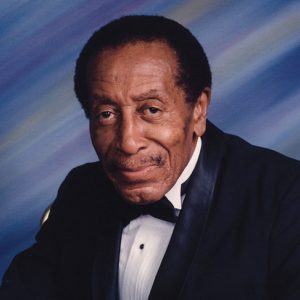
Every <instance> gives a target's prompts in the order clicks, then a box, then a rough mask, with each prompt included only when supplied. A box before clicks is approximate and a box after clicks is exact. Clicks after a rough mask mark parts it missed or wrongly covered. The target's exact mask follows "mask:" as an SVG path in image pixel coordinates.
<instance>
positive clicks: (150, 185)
mask: <svg viewBox="0 0 300 300" xmlns="http://www.w3.org/2000/svg"><path fill="white" fill-rule="evenodd" d="M176 74H177V62H176V56H175V53H174V51H173V50H172V49H171V48H170V47H168V46H167V45H166V44H165V43H163V42H158V41H157V42H139V43H135V44H127V45H125V46H121V47H119V48H117V49H107V50H104V51H103V52H101V53H100V54H98V55H96V56H95V57H94V58H92V59H91V61H90V63H89V71H88V83H89V98H90V99H89V100H90V103H91V104H90V132H91V139H92V142H93V145H94V147H95V150H96V152H97V154H98V156H99V158H100V161H101V163H102V165H103V168H104V170H105V172H106V174H107V175H108V177H109V178H110V180H111V181H112V183H113V184H114V186H115V188H116V189H117V190H118V191H119V193H120V194H121V195H122V197H123V198H124V199H126V200H127V201H130V202H133V203H140V204H142V203H150V202H154V201H157V200H159V199H161V197H162V196H163V195H164V194H165V193H166V192H167V191H169V190H170V189H171V187H172V186H173V185H174V184H175V183H176V180H177V178H178V177H179V176H180V174H181V172H182V171H183V169H184V167H185V166H186V164H187V163H188V161H189V159H190V157H191V155H192V153H193V150H194V148H195V145H196V141H197V136H201V135H202V134H203V133H204V131H205V122H206V120H205V117H206V109H207V105H208V102H209V94H210V92H209V89H206V90H205V91H204V92H203V93H202V94H201V96H200V97H199V98H198V102H197V103H196V104H189V103H187V102H186V100H185V98H186V97H185V93H184V91H183V90H182V88H181V87H179V86H178V85H177V84H176Z"/></svg>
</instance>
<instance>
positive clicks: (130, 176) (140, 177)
mask: <svg viewBox="0 0 300 300" xmlns="http://www.w3.org/2000/svg"><path fill="white" fill-rule="evenodd" d="M155 168H156V166H154V165H150V166H145V167H140V168H135V169H128V168H120V169H117V170H116V173H117V176H118V177H121V179H123V180H125V181H127V182H140V181H144V180H146V179H147V178H148V177H149V174H150V172H152V171H153V170H154V169H155Z"/></svg>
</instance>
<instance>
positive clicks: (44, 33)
mask: <svg viewBox="0 0 300 300" xmlns="http://www.w3.org/2000/svg"><path fill="white" fill-rule="evenodd" d="M126 14H159V15H164V16H166V17H169V18H172V19H175V20H177V21H179V22H180V23H181V24H183V25H184V26H186V27H188V28H189V29H190V30H191V31H192V33H193V34H194V35H195V36H196V37H197V38H198V39H199V41H200V42H201V43H202V45H203V47H204V49H205V50H206V52H207V54H208V58H209V60H210V63H211V67H212V72H213V94H212V103H211V106H210V111H209V119H210V120H211V121H213V122H214V123H215V124H216V125H217V126H219V127H221V128H222V129H223V130H225V131H227V132H230V133H234V134H237V135H240V136H241V137H242V138H244V139H246V140H248V141H249V142H251V143H253V144H257V145H260V146H264V147H268V148H272V149H274V150H276V151H279V152H282V153H284V154H286V155H288V156H292V157H294V158H296V159H300V85H299V79H300V34H299V30H300V1H299V0H295V1H293V0H288V1H287V0H252V1H249V0H186V1H179V0H177V1H176V0H165V1H155V0H122V1H119V0H109V1H107V0H91V1H90V0H86V1H83V0H73V1H68V0H51V1H44V0H27V1H26V0H2V1H1V2H0V45H1V47H0V141H1V142H0V143H1V144H0V178H1V180H0V197H1V198H0V277H2V274H3V272H4V270H5V269H6V268H7V266H8V264H9V262H10V261H11V259H12V257H13V256H14V255H15V254H16V253H17V252H19V251H20V250H22V249H24V248H26V247H28V246H29V245H30V244H32V243H33V242H34V236H35V233H36V232H37V230H38V228H39V226H40V225H39V222H40V217H41V215H42V213H43V211H44V210H45V209H46V207H47V206H48V205H49V204H50V203H51V202H52V201H53V200H54V198H55V196H56V193H57V189H58V187H59V184H60V183H61V181H62V180H63V179H64V177H65V176H66V174H67V173H68V171H69V170H70V169H71V168H72V167H74V166H77V165H79V164H83V163H85V162H90V161H95V160H97V157H96V155H95V154H94V151H93V149H92V146H91V143H90V139H89V132H88V121H87V120H86V119H85V117H84V113H83V111H82V110H81V108H80V105H79V104H78V103H77V100H76V98H75V95H74V92H73V72H74V65H75V61H76V58H77V57H78V55H79V52H80V50H81V48H82V47H83V45H84V44H85V42H86V41H87V39H88V38H89V36H90V35H91V34H92V33H93V32H94V31H95V30H96V29H98V28H99V27H100V26H101V25H104V24H105V23H107V22H108V21H110V20H112V19H114V18H117V17H120V16H122V15H126Z"/></svg>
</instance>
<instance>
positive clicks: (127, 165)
mask: <svg viewBox="0 0 300 300" xmlns="http://www.w3.org/2000/svg"><path fill="white" fill-rule="evenodd" d="M164 163H165V160H164V159H163V157H162V156H161V155H153V156H147V157H142V158H137V159H132V158H131V159H128V158H120V157H118V158H115V159H112V160H110V161H109V163H108V167H109V169H111V170H116V169H136V168H142V167H147V166H150V165H156V166H159V167H160V166H162V165H164Z"/></svg>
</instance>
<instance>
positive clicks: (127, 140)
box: [117, 115, 145, 155]
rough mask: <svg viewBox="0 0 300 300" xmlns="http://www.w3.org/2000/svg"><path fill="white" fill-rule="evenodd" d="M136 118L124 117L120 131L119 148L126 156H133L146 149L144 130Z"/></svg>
mask: <svg viewBox="0 0 300 300" xmlns="http://www.w3.org/2000/svg"><path fill="white" fill-rule="evenodd" d="M138 123H139V122H138V121H137V120H135V118H134V116H126V115H123V116H122V122H120V124H119V129H118V132H119V134H118V142H117V148H118V150H119V151H121V152H122V153H124V154H127V155H133V154H136V153H138V152H139V151H140V150H141V149H143V148H144V147H145V139H144V137H143V129H142V128H141V124H138Z"/></svg>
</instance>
